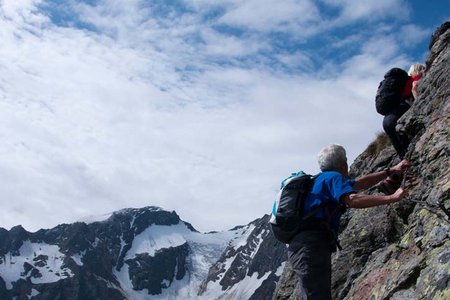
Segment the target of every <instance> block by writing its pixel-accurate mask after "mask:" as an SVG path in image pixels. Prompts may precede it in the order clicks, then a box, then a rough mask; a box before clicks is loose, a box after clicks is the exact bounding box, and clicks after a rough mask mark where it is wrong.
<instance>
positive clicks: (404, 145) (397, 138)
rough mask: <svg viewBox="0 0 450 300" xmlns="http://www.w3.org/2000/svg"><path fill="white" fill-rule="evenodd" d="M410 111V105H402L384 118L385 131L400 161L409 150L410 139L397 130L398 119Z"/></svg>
mask: <svg viewBox="0 0 450 300" xmlns="http://www.w3.org/2000/svg"><path fill="white" fill-rule="evenodd" d="M408 109H409V105H407V104H401V105H399V106H398V107H397V108H395V109H394V110H392V111H391V112H390V113H388V114H387V115H385V116H384V119H383V129H384V131H385V132H386V134H387V135H388V137H389V139H390V140H391V143H392V146H394V149H395V151H397V153H398V155H399V156H400V159H403V158H404V157H405V154H406V150H407V149H408V145H409V139H408V137H407V136H406V135H405V134H403V133H401V132H397V131H396V130H395V126H396V125H397V121H398V119H400V117H401V116H402V115H403V114H404V113H405V112H406V111H407V110H408Z"/></svg>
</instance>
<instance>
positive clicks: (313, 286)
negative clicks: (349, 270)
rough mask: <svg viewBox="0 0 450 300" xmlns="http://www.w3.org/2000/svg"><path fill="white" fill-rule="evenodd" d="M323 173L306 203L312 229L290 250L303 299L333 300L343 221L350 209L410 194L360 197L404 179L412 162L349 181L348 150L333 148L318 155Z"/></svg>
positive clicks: (297, 238) (296, 239) (301, 234)
mask: <svg viewBox="0 0 450 300" xmlns="http://www.w3.org/2000/svg"><path fill="white" fill-rule="evenodd" d="M318 162H319V166H320V170H321V171H322V173H320V175H318V176H317V177H316V178H315V180H314V185H313V187H312V189H311V191H310V193H309V194H308V195H307V196H306V198H305V201H304V216H309V217H308V220H313V222H311V224H314V226H311V227H310V228H306V229H305V230H302V231H300V232H299V233H297V234H296V235H295V236H294V238H293V239H292V241H291V242H290V243H289V247H288V259H289V261H290V263H291V265H292V267H293V269H294V272H295V274H296V275H297V277H298V279H299V291H300V299H302V300H305V299H312V300H330V299H331V253H332V252H333V251H335V248H336V244H337V239H336V236H337V233H338V228H339V219H340V216H341V214H342V213H343V211H344V210H345V209H346V208H367V207H372V206H379V205H384V204H389V203H394V202H397V201H400V200H401V199H402V198H404V197H405V196H406V194H407V191H406V190H405V189H403V188H402V187H400V188H398V189H397V191H395V193H393V194H391V195H366V194H360V193H357V192H358V191H360V190H364V189H367V188H370V187H372V186H374V185H376V184H377V183H379V182H380V181H382V180H383V179H385V178H386V177H387V176H389V175H391V174H398V175H402V174H403V172H404V171H405V170H406V168H407V167H408V161H406V160H402V161H401V162H400V163H399V164H397V165H396V166H394V167H392V168H388V169H386V170H384V171H381V172H375V173H371V174H368V175H365V176H362V177H359V178H356V179H351V178H349V174H348V165H347V157H346V152H345V149H344V148H343V147H342V146H340V145H329V146H326V147H325V148H323V149H322V150H321V151H320V153H319V155H318Z"/></svg>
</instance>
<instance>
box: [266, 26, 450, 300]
mask: <svg viewBox="0 0 450 300" xmlns="http://www.w3.org/2000/svg"><path fill="white" fill-rule="evenodd" d="M449 42H450V23H448V22H447V23H445V24H443V25H442V26H441V27H440V28H439V29H438V30H437V31H436V33H435V34H433V37H432V39H431V42H430V46H429V47H430V54H429V55H428V58H427V61H426V64H427V73H426V75H425V77H424V78H423V79H422V80H421V82H420V86H419V94H420V95H419V98H418V99H417V100H416V101H415V103H414V105H413V106H412V107H411V109H410V110H409V111H408V112H407V113H406V114H405V115H404V116H403V117H402V118H401V119H400V121H399V129H401V130H404V131H405V132H406V133H407V134H408V135H409V136H410V137H411V139H412V142H411V144H410V146H409V149H408V153H407V158H408V159H409V161H410V163H411V167H410V169H409V170H408V172H407V176H406V177H407V180H406V182H405V184H406V186H407V187H408V189H409V196H408V197H407V198H406V199H405V200H403V201H401V202H399V203H396V204H392V205H389V206H381V207H376V208H369V209H360V210H350V211H349V212H348V213H347V214H346V215H345V216H344V218H343V219H344V220H343V221H344V222H343V226H342V232H341V234H340V239H341V244H342V246H343V248H344V249H343V250H342V251H339V252H337V253H336V254H335V255H334V256H333V272H334V273H333V278H332V288H333V299H357V300H363V299H408V300H409V299H450V230H449V229H450V172H449V170H450V168H449V166H450V164H449V154H450V134H449V129H450V101H449V99H450V44H449ZM398 161H399V159H398V156H397V155H396V154H395V152H394V150H393V148H392V146H391V145H390V143H389V141H388V139H387V138H386V136H385V135H384V134H380V135H379V136H378V138H377V139H376V140H375V141H374V142H373V143H372V144H371V145H370V146H369V147H368V148H367V150H366V151H364V152H363V153H362V154H361V155H360V156H359V157H358V158H357V159H356V160H355V162H354V163H353V165H352V166H351V168H350V169H351V175H352V176H354V177H357V176H358V175H362V174H367V173H370V172H374V171H378V170H381V169H384V168H385V167H387V166H392V165H393V164H395V163H397V162H398ZM375 192H376V191H375V190H371V191H369V193H375ZM295 285H296V282H295V278H294V277H293V274H292V270H291V268H290V266H289V265H287V266H286V268H285V269H284V271H283V274H282V278H281V279H280V281H279V282H278V286H277V291H276V293H275V295H274V299H297V296H296V294H297V291H296V290H295Z"/></svg>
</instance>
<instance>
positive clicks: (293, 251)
mask: <svg viewBox="0 0 450 300" xmlns="http://www.w3.org/2000/svg"><path fill="white" fill-rule="evenodd" d="M333 241H334V240H333V239H332V237H331V234H330V232H327V231H321V230H309V231H303V232H300V233H298V234H297V235H296V236H295V237H294V239H293V240H292V241H291V243H290V244H289V247H288V259H289V262H290V263H291V265H292V267H293V269H294V272H295V274H296V275H297V278H298V279H299V283H298V289H299V291H300V296H299V299H301V300H331V252H332V250H333V246H334V245H333V244H334V243H333Z"/></svg>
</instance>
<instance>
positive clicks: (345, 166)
mask: <svg viewBox="0 0 450 300" xmlns="http://www.w3.org/2000/svg"><path fill="white" fill-rule="evenodd" d="M340 173H341V174H342V175H344V177H349V175H348V164H347V158H345V160H344V161H342V164H341V170H340Z"/></svg>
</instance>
